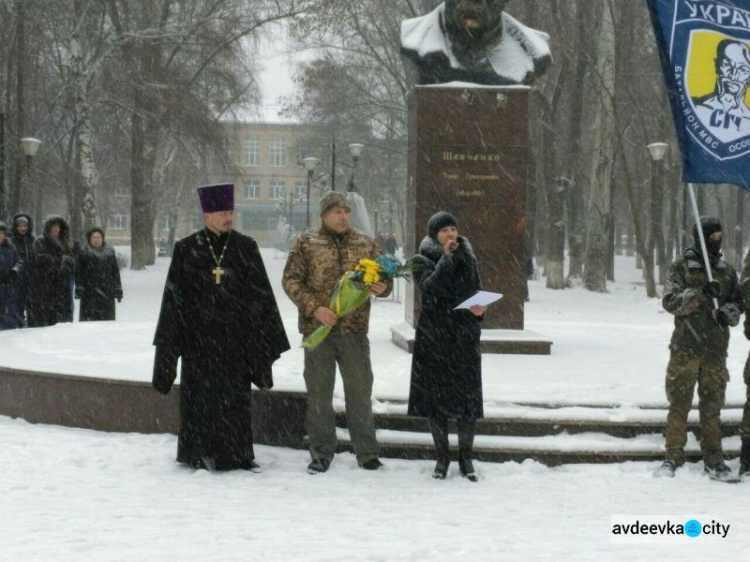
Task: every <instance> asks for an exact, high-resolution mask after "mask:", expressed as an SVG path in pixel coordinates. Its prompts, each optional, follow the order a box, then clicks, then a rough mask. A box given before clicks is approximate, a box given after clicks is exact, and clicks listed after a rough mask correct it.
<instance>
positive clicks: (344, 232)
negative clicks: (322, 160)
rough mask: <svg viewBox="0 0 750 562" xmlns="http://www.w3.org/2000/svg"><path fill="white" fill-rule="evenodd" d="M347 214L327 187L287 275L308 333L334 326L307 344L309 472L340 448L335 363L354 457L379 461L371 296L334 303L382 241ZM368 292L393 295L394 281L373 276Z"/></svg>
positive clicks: (342, 200) (368, 464)
mask: <svg viewBox="0 0 750 562" xmlns="http://www.w3.org/2000/svg"><path fill="white" fill-rule="evenodd" d="M350 213H351V209H350V207H349V203H348V201H347V199H346V197H345V196H344V194H342V193H339V192H335V191H330V192H328V193H326V194H325V195H324V196H323V197H322V198H321V200H320V218H321V219H322V225H321V227H320V228H319V229H317V230H308V231H305V232H303V233H302V234H301V235H300V236H299V237H298V238H297V240H296V241H295V243H294V246H293V247H292V249H291V250H290V252H289V256H288V259H287V262H286V266H285V268H284V275H283V278H282V284H283V287H284V291H285V292H286V294H287V295H288V296H289V298H290V299H291V300H292V302H294V304H295V305H296V306H297V309H298V310H299V315H298V318H299V322H298V325H299V331H300V332H301V333H302V335H303V336H308V335H310V334H312V333H313V332H314V331H315V330H316V329H317V328H318V327H319V326H321V325H326V326H331V327H332V328H333V330H332V331H331V333H330V335H329V336H328V337H327V338H326V339H325V340H324V341H323V343H321V344H320V345H319V346H318V347H317V348H315V349H312V350H311V349H305V370H304V378H305V386H306V387H307V422H306V426H307V434H308V436H309V438H310V455H311V457H312V461H311V462H310V464H309V466H308V472H309V473H310V474H317V473H321V472H325V471H326V470H328V467H329V465H330V464H331V462H332V461H333V457H334V454H335V453H336V447H337V441H336V414H335V412H334V410H333V389H334V384H335V380H336V365H337V364H338V366H339V370H340V371H341V378H342V379H343V382H344V395H345V400H346V426H347V428H348V429H349V434H350V436H351V440H352V445H353V446H354V452H355V454H356V456H357V462H358V463H359V466H361V467H362V468H364V469H366V470H377V469H379V468H380V467H382V463H381V462H380V460H379V459H378V456H379V450H378V444H377V440H376V439H375V423H374V421H373V417H372V383H373V375H372V367H371V364H370V342H369V340H368V338H367V332H368V328H369V321H370V303H369V301H368V302H366V303H365V304H363V305H362V306H360V307H359V308H358V309H356V310H355V311H354V312H352V313H350V314H347V315H346V316H344V317H343V318H336V315H335V314H334V312H333V311H332V310H331V309H330V302H331V293H332V292H333V287H334V285H335V283H336V281H337V280H338V279H339V278H340V277H341V276H342V275H344V274H345V273H346V272H347V271H353V270H354V268H355V267H356V265H357V263H358V262H359V260H361V259H373V258H375V257H377V256H378V255H380V253H381V250H380V247H379V245H378V243H377V241H375V240H374V239H373V238H370V237H369V236H365V235H364V234H362V233H361V232H359V231H358V230H355V229H353V228H351V227H350V226H349V216H350ZM370 291H371V293H372V294H373V295H375V296H376V297H385V296H388V294H389V293H390V291H391V283H390V282H389V283H385V282H382V281H381V282H378V283H374V284H373V285H371V287H370Z"/></svg>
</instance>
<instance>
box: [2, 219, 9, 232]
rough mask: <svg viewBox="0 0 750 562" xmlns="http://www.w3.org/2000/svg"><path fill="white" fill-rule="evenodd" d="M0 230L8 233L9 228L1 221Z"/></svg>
mask: <svg viewBox="0 0 750 562" xmlns="http://www.w3.org/2000/svg"><path fill="white" fill-rule="evenodd" d="M0 230H1V231H3V232H6V231H7V230H8V227H7V226H5V223H4V222H3V221H0Z"/></svg>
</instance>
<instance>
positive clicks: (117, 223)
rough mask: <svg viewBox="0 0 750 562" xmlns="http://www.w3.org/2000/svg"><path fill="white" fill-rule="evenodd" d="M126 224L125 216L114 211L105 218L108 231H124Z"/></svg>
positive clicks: (126, 217)
mask: <svg viewBox="0 0 750 562" xmlns="http://www.w3.org/2000/svg"><path fill="white" fill-rule="evenodd" d="M127 222H128V216H127V215H123V214H122V213H121V212H120V211H115V212H114V213H110V214H109V216H108V217H107V228H108V229H109V230H125V229H126V228H127V227H128V225H127Z"/></svg>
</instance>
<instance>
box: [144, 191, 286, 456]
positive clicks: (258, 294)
mask: <svg viewBox="0 0 750 562" xmlns="http://www.w3.org/2000/svg"><path fill="white" fill-rule="evenodd" d="M198 197H199V199H200V204H201V209H202V210H203V223H204V228H202V229H200V230H199V231H197V232H194V233H193V234H191V235H189V236H187V237H186V238H183V239H182V240H180V241H178V242H177V243H176V244H175V246H174V251H173V254H172V262H171V264H170V266H169V273H168V275H167V282H166V285H165V287H164V295H163V298H162V303H161V311H160V314H159V322H158V325H157V328H156V334H155V336H154V345H155V346H156V354H155V360H154V374H153V386H154V388H155V389H156V390H157V391H159V392H160V393H162V394H167V393H168V392H169V391H170V389H171V387H172V385H173V383H174V381H175V378H176V377H177V359H178V358H180V357H181V358H182V370H181V377H180V387H179V388H180V432H179V437H178V441H177V462H180V463H184V464H186V465H188V466H192V467H194V468H205V469H208V470H234V469H243V470H252V471H259V469H260V467H259V466H258V464H257V463H256V462H255V453H254V450H253V430H252V416H251V408H250V406H251V383H252V384H255V385H256V386H257V387H258V388H263V389H268V388H271V387H272V386H273V377H272V374H271V366H272V364H273V363H274V361H276V360H277V359H278V358H279V357H280V356H281V354H282V353H283V352H284V351H286V350H288V349H289V341H288V340H287V336H286V333H285V332H284V326H283V324H282V321H281V315H280V314H279V309H278V306H277V304H276V299H275V297H274V294H273V290H272V289H271V283H270V281H269V279H268V275H267V274H266V269H265V266H264V265H263V259H262V258H261V255H260V250H259V249H258V245H257V243H256V242H255V240H253V239H252V238H250V237H249V236H245V235H243V234H240V233H239V232H237V231H235V230H233V229H232V222H233V218H234V185H233V184H219V185H210V186H203V187H199V188H198Z"/></svg>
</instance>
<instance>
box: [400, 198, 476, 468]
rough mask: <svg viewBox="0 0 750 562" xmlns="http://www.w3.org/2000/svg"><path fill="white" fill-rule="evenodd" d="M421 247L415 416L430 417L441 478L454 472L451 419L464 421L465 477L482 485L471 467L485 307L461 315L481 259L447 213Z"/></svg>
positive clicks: (414, 364) (413, 379)
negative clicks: (449, 471) (460, 308)
mask: <svg viewBox="0 0 750 562" xmlns="http://www.w3.org/2000/svg"><path fill="white" fill-rule="evenodd" d="M428 231H429V235H428V236H427V237H425V239H424V240H423V241H422V243H421V244H420V247H419V255H418V256H417V257H416V258H415V259H416V260H417V269H416V271H415V280H416V281H417V282H418V283H419V289H420V293H421V309H420V315H419V320H418V322H417V328H416V340H415V342H414V356H413V359H412V370H411V388H410V391H409V415H412V416H422V417H427V418H429V420H430V430H431V431H432V438H433V440H434V441H435V447H436V448H437V457H438V461H437V465H436V466H435V472H434V473H433V477H434V478H438V479H441V480H442V479H444V478H445V477H446V476H447V474H448V465H449V463H450V460H449V452H448V419H449V418H458V420H457V423H458V441H459V461H458V462H459V468H460V470H461V475H462V476H464V477H466V478H468V479H469V480H471V481H472V482H476V481H477V477H476V474H475V472H474V466H473V463H472V449H473V445H474V429H475V426H476V421H477V419H479V418H481V417H482V416H483V413H484V411H483V406H482V355H481V351H480V348H479V338H480V335H481V328H480V323H481V319H482V317H483V315H484V308H483V307H480V306H473V307H471V309H469V310H454V309H455V307H456V306H458V305H459V304H461V303H462V302H463V301H465V300H466V299H467V298H469V297H471V296H472V295H473V294H474V293H476V292H477V291H478V290H479V289H481V288H482V287H481V283H480V280H479V271H478V269H477V260H476V258H475V257H474V254H473V253H472V251H471V245H470V244H469V241H468V240H466V238H464V237H462V236H459V235H458V222H457V221H456V219H455V217H453V216H452V215H450V214H449V213H446V212H443V211H441V212H439V213H436V214H435V215H433V216H432V218H430V221H429V223H428Z"/></svg>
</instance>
